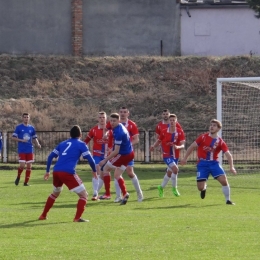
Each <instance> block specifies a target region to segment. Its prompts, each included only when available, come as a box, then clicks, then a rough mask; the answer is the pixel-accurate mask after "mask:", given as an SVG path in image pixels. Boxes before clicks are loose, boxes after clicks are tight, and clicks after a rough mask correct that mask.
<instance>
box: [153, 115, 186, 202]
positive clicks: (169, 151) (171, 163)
mask: <svg viewBox="0 0 260 260" xmlns="http://www.w3.org/2000/svg"><path fill="white" fill-rule="evenodd" d="M176 124H177V116H176V115H175V114H170V115H169V127H167V128H165V129H162V131H161V132H160V136H159V138H158V140H157V141H156V142H155V143H154V145H152V146H151V148H150V151H154V148H156V147H157V146H159V145H161V147H162V155H163V160H164V162H165V163H166V164H167V166H168V168H167V172H166V174H165V176H164V178H163V181H162V184H161V185H159V186H158V191H159V197H161V198H162V197H163V196H164V187H165V186H166V185H167V183H168V182H169V180H170V179H171V180H172V192H173V194H174V195H175V196H176V197H179V196H180V193H179V191H178V189H177V175H178V170H179V168H178V166H177V164H178V160H179V157H180V149H182V148H184V143H185V135H184V132H183V131H182V130H181V129H180V128H177V126H176Z"/></svg>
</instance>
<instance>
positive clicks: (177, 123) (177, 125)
mask: <svg viewBox="0 0 260 260" xmlns="http://www.w3.org/2000/svg"><path fill="white" fill-rule="evenodd" d="M176 127H177V128H179V129H181V130H183V129H182V127H181V125H180V123H179V122H178V121H177V122H176Z"/></svg>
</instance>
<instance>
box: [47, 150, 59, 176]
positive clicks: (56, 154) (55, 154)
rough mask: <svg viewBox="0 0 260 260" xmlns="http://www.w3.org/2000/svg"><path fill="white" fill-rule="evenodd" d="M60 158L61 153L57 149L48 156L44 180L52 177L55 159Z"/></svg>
mask: <svg viewBox="0 0 260 260" xmlns="http://www.w3.org/2000/svg"><path fill="white" fill-rule="evenodd" d="M58 156H59V151H58V150H57V149H54V150H53V151H52V152H51V153H50V154H49V156H48V159H47V165H46V173H45V174H44V176H43V178H44V180H46V181H47V180H48V179H49V177H50V168H51V163H52V160H53V158H57V157H58Z"/></svg>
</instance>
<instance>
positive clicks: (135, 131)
mask: <svg viewBox="0 0 260 260" xmlns="http://www.w3.org/2000/svg"><path fill="white" fill-rule="evenodd" d="M130 134H131V136H134V135H138V134H139V131H138V127H137V125H136V124H135V123H134V122H133V121H132V124H131V133H130Z"/></svg>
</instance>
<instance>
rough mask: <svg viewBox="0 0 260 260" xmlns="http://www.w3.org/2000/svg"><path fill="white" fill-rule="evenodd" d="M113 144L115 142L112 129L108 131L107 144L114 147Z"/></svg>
mask: <svg viewBox="0 0 260 260" xmlns="http://www.w3.org/2000/svg"><path fill="white" fill-rule="evenodd" d="M113 144H114V138H113V133H112V131H111V130H110V131H109V133H108V144H107V146H108V148H113Z"/></svg>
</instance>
